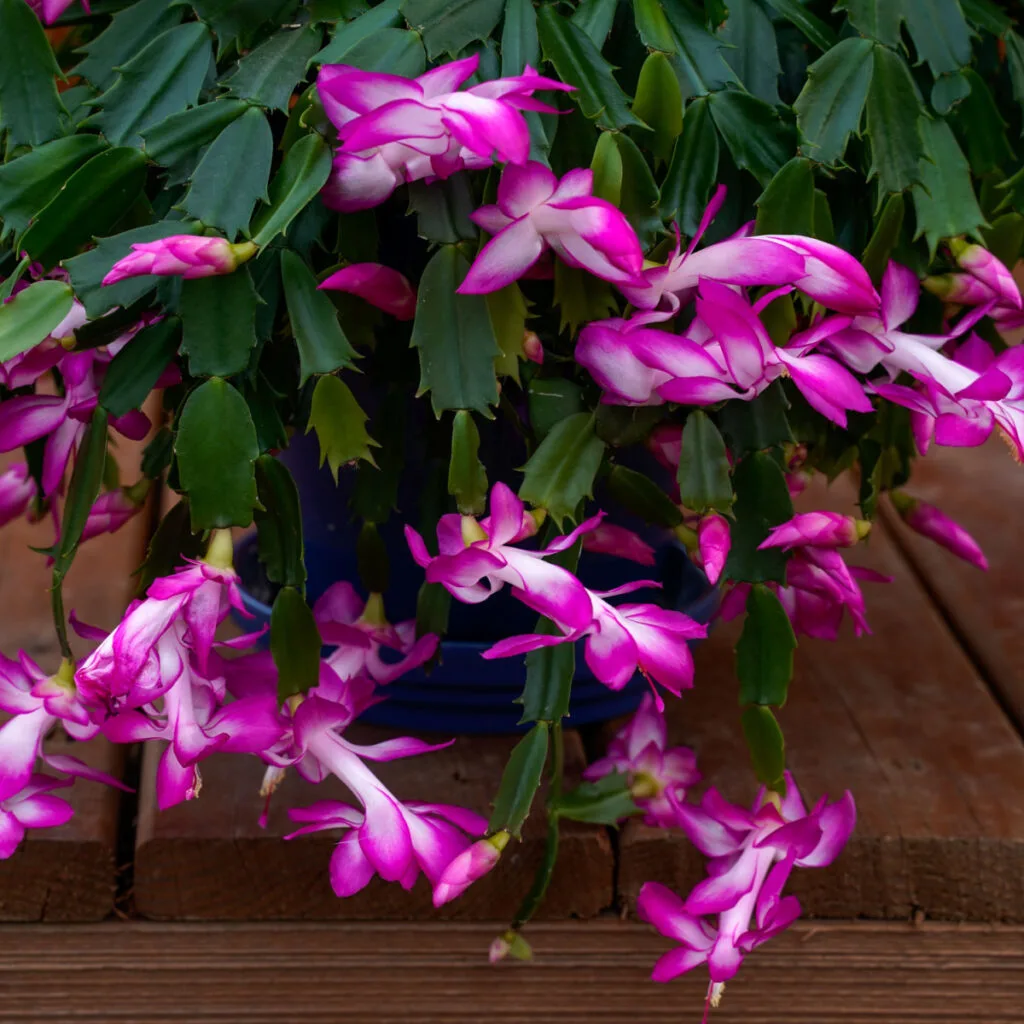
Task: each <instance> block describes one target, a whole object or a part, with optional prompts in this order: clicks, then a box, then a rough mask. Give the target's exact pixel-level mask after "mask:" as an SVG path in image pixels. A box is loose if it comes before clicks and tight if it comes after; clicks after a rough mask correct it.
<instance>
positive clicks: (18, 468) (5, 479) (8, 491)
mask: <svg viewBox="0 0 1024 1024" xmlns="http://www.w3.org/2000/svg"><path fill="white" fill-rule="evenodd" d="M35 496H36V482H35V480H33V479H32V477H31V476H30V475H29V472H28V466H27V465H26V464H25V463H24V462H16V463H15V464H14V465H13V466H11V467H10V469H7V470H5V471H4V472H3V473H2V474H0V526H3V525H5V524H6V523H9V522H10V521H11V520H12V519H18V518H19V517H21V516H23V515H24V514H25V513H26V512H27V511H28V507H29V505H30V504H31V503H32V499H33V498H34V497H35Z"/></svg>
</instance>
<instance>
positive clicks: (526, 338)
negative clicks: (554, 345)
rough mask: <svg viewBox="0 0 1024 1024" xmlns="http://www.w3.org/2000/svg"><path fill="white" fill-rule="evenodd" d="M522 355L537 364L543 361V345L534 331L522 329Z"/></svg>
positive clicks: (539, 364)
mask: <svg viewBox="0 0 1024 1024" xmlns="http://www.w3.org/2000/svg"><path fill="white" fill-rule="evenodd" d="M523 355H524V356H526V358H527V359H529V360H530V361H531V362H534V363H536V364H537V365H538V366H541V365H542V364H543V363H544V346H543V345H542V344H541V343H540V338H538V337H537V332H536V331H523Z"/></svg>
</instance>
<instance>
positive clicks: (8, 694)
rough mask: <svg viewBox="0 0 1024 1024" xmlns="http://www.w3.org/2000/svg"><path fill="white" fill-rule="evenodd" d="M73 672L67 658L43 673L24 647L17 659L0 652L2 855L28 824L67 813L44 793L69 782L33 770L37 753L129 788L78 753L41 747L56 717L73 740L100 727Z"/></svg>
mask: <svg viewBox="0 0 1024 1024" xmlns="http://www.w3.org/2000/svg"><path fill="white" fill-rule="evenodd" d="M73 674H74V667H73V666H72V665H71V663H70V662H67V661H65V662H62V663H61V666H60V668H59V669H58V671H57V672H56V674H54V675H52V676H47V675H46V674H45V673H44V672H43V670H42V669H41V668H40V667H39V666H38V665H37V664H36V663H35V662H34V661H33V660H32V659H31V658H30V657H29V656H28V655H27V654H25V652H24V651H21V652H19V655H18V661H12V660H10V659H9V658H5V657H4V656H3V655H0V711H3V712H6V713H7V714H9V715H11V716H13V717H11V718H10V719H9V720H8V721H6V722H5V723H4V724H3V725H2V726H0V859H3V858H4V857H9V856H10V855H11V854H12V853H13V852H14V849H15V847H16V846H17V845H18V843H19V842H20V841H21V838H22V836H23V835H24V830H25V828H26V827H31V828H48V827H51V826H53V825H62V824H64V822H65V821H67V820H68V818H70V816H71V813H70V812H71V809H70V807H68V805H66V804H64V802H63V801H62V800H58V799H56V798H55V797H49V796H43V794H45V793H46V792H48V791H49V790H50V789H54V788H58V787H61V786H69V785H71V782H70V781H67V782H62V781H58V780H55V779H50V778H49V777H48V776H44V775H37V774H36V772H35V768H36V763H37V761H39V760H40V759H41V760H42V761H43V762H44V763H45V764H47V765H48V766H49V767H50V768H53V769H55V770H56V771H59V772H63V773H65V774H67V775H71V776H74V777H81V778H85V779H91V780H93V781H95V782H103V783H106V784H108V785H112V786H117V787H118V788H121V789H125V788H127V787H125V786H124V785H123V784H122V783H121V782H119V781H118V780H117V779H114V778H112V777H111V776H109V775H107V774H106V773H105V772H101V771H97V770H96V769H94V768H91V767H90V766H89V765H87V764H85V762H83V761H80V760H79V759H78V758H76V757H72V756H70V755H66V754H45V753H44V752H43V740H44V739H45V738H46V735H47V734H48V733H49V732H50V730H51V729H52V728H53V726H54V725H55V724H56V723H57V722H58V721H59V722H61V723H62V725H63V726H64V729H65V731H66V732H67V733H68V735H69V736H71V737H73V738H74V739H76V740H87V739H91V738H92V737H93V736H95V735H96V734H97V733H98V732H99V727H98V726H97V725H95V724H94V723H93V722H92V721H91V720H90V717H89V712H88V710H87V709H86V708H85V706H84V705H83V703H82V701H81V699H80V695H79V693H78V692H77V691H76V689H75V683H74V678H73ZM58 805H59V806H58ZM64 808H67V810H64Z"/></svg>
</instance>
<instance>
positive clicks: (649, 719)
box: [583, 694, 700, 828]
mask: <svg viewBox="0 0 1024 1024" xmlns="http://www.w3.org/2000/svg"><path fill="white" fill-rule="evenodd" d="M616 771H617V772H621V773H622V774H624V775H626V776H627V777H628V778H629V785H630V792H631V793H632V796H633V799H634V801H635V802H636V804H637V805H638V806H639V807H641V808H642V809H643V811H644V821H645V822H646V823H647V824H648V825H655V826H658V827H660V828H668V827H671V826H672V825H674V824H675V821H676V812H675V806H674V804H675V802H678V801H681V800H683V799H684V797H685V796H686V791H687V790H688V789H689V788H690V787H691V786H695V785H696V784H697V783H698V782H700V772H698V771H697V758H696V755H695V754H694V752H693V751H692V750H690V749H689V748H688V747H668V733H667V730H666V728H665V718H664V716H663V715H662V714H661V713H660V712H659V711H658V708H657V706H656V703H655V700H654V697H653V695H652V694H645V695H644V699H643V701H642V702H641V704H640V707H639V709H638V710H637V712H636V713H635V714H634V715H633V717H632V718H631V719H630V720H629V722H628V723H627V724H626V725H625V726H623V728H622V729H620V730H619V732H618V733H617V734H616V735H615V738H614V739H613V740H612V741H611V742H610V743H609V744H608V750H607V751H606V752H605V756H604V757H602V758H599V759H598V760H597V761H594V762H593V763H592V764H590V765H588V766H587V768H586V770H585V771H584V773H583V777H584V778H585V779H587V780H588V781H591V782H594V781H596V780H597V779H601V778H604V776H605V775H608V774H610V773H611V772H616Z"/></svg>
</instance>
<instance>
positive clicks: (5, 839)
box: [0, 774, 75, 860]
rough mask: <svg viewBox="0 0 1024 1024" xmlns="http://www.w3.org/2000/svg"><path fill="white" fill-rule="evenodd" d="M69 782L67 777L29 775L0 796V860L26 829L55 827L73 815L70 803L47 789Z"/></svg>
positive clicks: (14, 848)
mask: <svg viewBox="0 0 1024 1024" xmlns="http://www.w3.org/2000/svg"><path fill="white" fill-rule="evenodd" d="M71 783H72V780H71V779H55V778H53V777H52V776H50V775H42V774H33V775H31V776H29V780H28V782H27V783H26V784H25V785H24V786H23V787H22V788H21V789H20V790H19V791H18V792H17V793H15V794H14V795H13V796H8V797H0V860H7V858H8V857H11V856H13V855H14V851H15V850H17V848H18V846H19V845H20V844H21V841H22V839H24V838H25V832H26V830H27V829H30V828H57V827H58V826H60V825H66V824H67V823H68V822H69V821H70V820H71V819H72V817H74V813H75V812H74V810H73V809H72V807H71V804H69V803H68V802H67V801H66V800H61V799H60V798H59V797H55V796H52V795H51V792H50V791H51V790H54V789H63V788H64V787H66V786H70V785H71Z"/></svg>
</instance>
